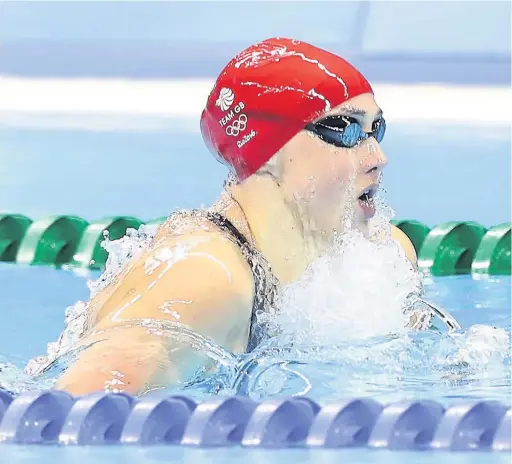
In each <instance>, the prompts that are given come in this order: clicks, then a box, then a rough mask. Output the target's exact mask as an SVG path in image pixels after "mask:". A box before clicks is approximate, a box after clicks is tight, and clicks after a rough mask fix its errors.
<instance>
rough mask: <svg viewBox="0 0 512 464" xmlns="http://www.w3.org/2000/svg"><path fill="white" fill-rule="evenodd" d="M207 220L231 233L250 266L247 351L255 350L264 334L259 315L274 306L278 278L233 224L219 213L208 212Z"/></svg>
mask: <svg viewBox="0 0 512 464" xmlns="http://www.w3.org/2000/svg"><path fill="white" fill-rule="evenodd" d="M207 218H208V219H209V220H210V221H211V222H213V223H214V224H215V225H216V226H217V227H219V228H220V229H221V230H223V231H225V232H227V233H229V235H231V236H232V237H233V238H234V239H235V242H236V244H237V245H238V247H239V248H240V250H241V251H242V254H243V255H244V257H245V259H246V260H247V263H248V264H249V266H250V268H251V271H252V275H253V280H254V300H253V305H252V314H251V328H250V331H249V342H248V346H247V350H248V351H251V350H253V349H254V348H255V347H256V346H257V345H258V344H259V342H260V341H261V339H262V337H263V335H264V334H263V333H261V330H260V327H259V326H258V324H257V314H259V313H260V312H262V311H266V310H268V308H269V307H270V306H272V305H273V303H274V299H275V296H276V294H277V282H278V281H277V278H276V277H275V276H274V274H273V272H272V270H271V268H270V264H269V263H268V261H267V260H266V259H265V258H264V256H263V255H262V254H261V253H259V252H258V250H256V249H255V248H254V247H252V246H251V245H250V243H249V241H248V240H247V238H245V236H244V235H243V234H242V233H241V232H240V231H239V230H238V229H237V228H236V227H235V226H234V225H233V223H232V222H231V221H230V220H229V219H227V218H226V217H224V216H222V215H221V214H219V213H214V212H208V213H207Z"/></svg>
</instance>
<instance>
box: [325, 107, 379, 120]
mask: <svg viewBox="0 0 512 464" xmlns="http://www.w3.org/2000/svg"><path fill="white" fill-rule="evenodd" d="M340 110H341V111H342V112H343V113H340V114H339V115H340V116H349V115H350V116H361V117H363V118H364V117H365V116H367V115H368V112H367V111H365V110H363V109H361V108H353V107H351V108H343V107H341V108H340ZM333 116H338V115H333ZM381 116H382V110H381V109H380V108H379V109H378V111H377V113H376V114H375V118H380V117H381Z"/></svg>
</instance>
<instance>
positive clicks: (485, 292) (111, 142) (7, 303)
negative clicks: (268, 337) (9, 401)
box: [0, 123, 511, 464]
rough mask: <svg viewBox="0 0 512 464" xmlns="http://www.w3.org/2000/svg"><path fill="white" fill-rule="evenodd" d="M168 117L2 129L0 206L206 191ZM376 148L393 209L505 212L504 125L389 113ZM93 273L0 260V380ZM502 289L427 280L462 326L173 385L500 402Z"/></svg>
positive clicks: (189, 454) (216, 178)
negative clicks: (164, 126) (137, 127)
mask: <svg viewBox="0 0 512 464" xmlns="http://www.w3.org/2000/svg"><path fill="white" fill-rule="evenodd" d="M169 127H170V128H171V129H170V130H169V131H166V132H157V133H155V132H152V133H144V132H136V133H116V132H85V131H59V130H49V131H45V130H11V129H9V130H1V131H0V146H2V151H1V152H0V156H2V163H1V167H0V169H1V172H2V175H3V179H4V181H3V182H2V183H1V184H0V196H1V197H2V198H3V199H6V202H5V207H4V211H9V212H16V213H21V214H26V215H28V216H30V217H32V218H34V219H36V218H39V217H41V216H43V215H47V214H77V215H80V216H82V217H84V218H86V219H88V220H92V219H96V218H98V217H102V216H107V215H134V216H138V217H140V218H141V219H145V220H147V219H151V218H155V217H159V216H164V215H167V214H169V213H170V212H171V211H172V210H174V209H175V208H176V207H186V208H189V207H197V206H200V205H201V204H209V203H210V202H211V201H212V200H213V199H214V198H215V196H216V195H217V193H218V192H219V186H220V185H221V183H222V180H223V179H224V177H225V170H224V169H223V168H222V167H221V166H220V165H218V164H216V163H215V161H212V158H211V157H210V155H209V154H208V153H206V151H205V149H204V147H203V145H202V142H201V140H200V137H199V135H198V134H197V133H196V132H192V133H184V132H180V133H179V134H178V133H176V132H173V130H172V127H173V125H172V124H171V123H169ZM383 148H384V149H385V150H386V153H387V156H388V158H389V166H388V167H387V168H386V171H387V172H386V174H385V176H384V185H385V187H386V190H387V198H388V200H389V203H390V204H391V205H392V206H393V207H394V208H395V210H396V213H397V217H398V218H400V219H405V218H407V219H409V218H412V219H418V220H420V221H423V222H425V223H426V224H428V225H429V226H434V225H436V224H439V223H441V222H445V221H450V220H473V221H478V222H480V223H482V224H483V225H485V226H486V227H490V226H492V225H494V224H497V223H502V222H507V221H510V179H509V173H510V156H509V154H510V131H509V130H508V128H492V129H489V128H485V129H482V130H475V128H472V127H461V126H453V127H440V126H423V125H417V126H413V125H402V126H401V125H395V126H393V127H391V128H390V130H389V133H388V136H387V138H386V141H385V144H384V145H383ZM418 166H420V167H418ZM440 166H441V167H442V169H440ZM184 179H186V181H185V180H184ZM491 179H492V180H491ZM497 189H499V191H498V192H497ZM84 192H85V193H84ZM97 277H98V274H97V273H94V272H89V271H86V272H82V271H81V272H75V271H70V270H62V269H61V270H57V269H52V268H47V267H26V266H16V265H10V264H3V263H0V288H1V290H2V291H1V293H0V308H2V323H1V324H0V365H2V369H1V370H0V384H3V385H4V386H8V387H9V388H12V387H16V388H15V389H18V390H23V389H33V388H37V387H38V385H37V384H34V382H33V381H31V379H30V378H28V377H27V376H26V375H24V374H23V368H24V367H25V365H26V363H27V361H28V360H29V359H31V358H33V357H35V356H38V355H41V354H44V353H46V345H47V343H49V342H52V341H55V340H56V339H57V338H58V336H59V334H60V333H61V331H62V330H63V328H64V310H65V308H66V307H67V306H69V305H72V304H74V303H75V302H76V301H77V300H84V301H85V300H87V298H88V296H89V289H88V288H87V286H86V281H87V280H88V279H95V278H97ZM510 288H511V280H510V277H494V278H478V279H476V278H472V277H470V276H456V277H442V278H434V279H431V280H430V279H427V280H426V288H425V290H426V296H427V297H428V298H429V299H431V300H433V301H435V302H436V303H439V304H440V305H442V306H444V307H446V308H447V309H448V310H450V311H451V312H452V313H453V315H454V316H455V317H456V318H457V319H458V320H459V321H460V323H461V324H462V326H463V327H464V328H465V329H467V330H465V331H463V333H461V334H456V335H455V336H448V335H447V334H446V332H445V331H442V332H441V333H435V332H427V333H421V334H415V335H411V334H409V335H396V336H389V337H383V336H375V337H371V338H370V339H366V340H364V342H362V343H359V344H358V343H355V342H351V343H347V344H345V345H340V346H339V347H338V348H337V351H335V352H333V350H332V347H324V348H322V347H320V348H319V349H318V351H317V352H316V353H313V354H312V353H311V352H308V351H307V350H304V351H301V352H298V351H294V350H286V349H283V350H281V351H280V352H279V354H278V355H275V353H274V352H272V353H270V355H269V353H266V354H267V356H266V358H265V353H258V354H257V355H256V356H255V357H253V358H251V357H250V356H249V357H248V359H246V362H247V365H249V366H250V368H251V369H250V371H251V375H250V378H249V379H248V378H241V377H237V376H236V375H235V376H234V377H233V372H232V371H230V370H229V369H227V372H226V369H225V368H224V370H223V369H221V370H220V373H219V375H218V376H217V377H216V378H214V379H213V380H212V379H211V378H210V379H208V380H206V381H203V382H199V383H196V384H194V385H191V386H190V387H188V388H186V389H185V393H186V394H187V395H190V396H193V397H194V398H196V399H201V398H205V397H206V396H208V395H211V394H213V393H217V392H219V391H220V393H221V394H222V393H232V390H230V389H233V388H234V386H235V387H236V389H238V390H237V391H236V392H241V393H246V394H250V395H252V396H254V397H255V398H256V399H260V398H274V397H281V396H288V395H296V394H304V393H305V394H307V395H308V396H310V397H312V398H313V399H315V400H317V401H318V402H320V403H322V404H325V403H328V402H331V401H336V400H339V399H342V398H351V397H354V396H370V397H372V398H374V399H376V400H379V401H381V402H389V401H396V400H402V399H407V398H408V399H417V398H429V399H434V400H437V401H439V402H442V403H444V404H453V403H455V402H460V401H466V400H469V401H474V400H477V399H483V398H485V399H495V400H500V401H503V402H505V403H507V404H510V396H511V383H510V375H511V367H510V330H511V328H510V308H511V298H510ZM262 359H264V361H263V362H262V361H261V360H262ZM255 379H256V380H255ZM0 452H1V454H2V458H3V460H5V462H34V461H40V462H45V463H49V462H52V461H64V460H72V459H74V460H77V461H79V462H84V463H85V462H91V461H92V460H94V462H96V463H98V464H103V463H107V462H109V463H110V462H112V461H113V460H114V459H117V460H124V461H126V462H137V463H156V462H162V461H167V462H168V461H173V460H179V461H183V462H193V463H202V462H212V461H214V462H217V461H220V460H222V461H225V462H226V463H234V462H238V461H239V460H240V459H244V460H245V461H248V462H258V463H259V462H265V463H273V462H280V463H281V462H283V460H285V461H290V462H322V463H324V462H333V463H334V462H340V461H341V460H346V461H348V462H355V463H358V462H369V461H372V460H375V461H378V462H388V461H389V462H393V463H397V462H402V461H403V462H409V461H411V460H413V461H414V462H418V463H422V462H425V463H431V462H432V463H433V462H434V461H435V462H438V461H439V459H442V460H450V462H454V463H457V462H459V461H460V462H470V463H472V462H474V463H477V464H480V463H484V462H485V463H498V462H505V460H506V462H510V456H508V455H507V454H503V453H492V454H488V453H485V454H473V455H469V454H467V453H463V454H448V453H414V454H411V453H407V452H404V453H390V452H387V451H369V450H339V451H329V450H320V451H317V450H315V451H308V450H283V451H264V450H240V449H229V450H194V449H181V448H172V447H171V448H165V449H164V448H152V449H142V448H135V449H133V448H130V449H123V448H120V447H104V448H80V449H77V448H57V447H32V448H30V447H18V446H3V447H2V449H1V451H0Z"/></svg>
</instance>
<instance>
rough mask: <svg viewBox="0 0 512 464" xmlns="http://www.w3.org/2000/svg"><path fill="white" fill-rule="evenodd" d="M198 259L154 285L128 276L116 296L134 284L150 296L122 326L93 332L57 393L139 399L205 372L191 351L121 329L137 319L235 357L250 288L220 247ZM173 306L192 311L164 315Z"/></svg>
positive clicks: (139, 274) (234, 259) (233, 257)
mask: <svg viewBox="0 0 512 464" xmlns="http://www.w3.org/2000/svg"><path fill="white" fill-rule="evenodd" d="M210 245H211V244H210ZM230 246H231V247H232V245H230ZM195 251H196V252H195V254H194V256H190V257H189V258H187V259H186V260H183V261H181V262H178V263H176V264H174V265H173V266H171V268H170V269H169V270H168V271H167V272H166V273H165V274H164V276H163V277H162V278H160V279H158V280H155V278H154V276H153V277H151V276H148V275H146V273H145V272H143V269H136V270H135V271H134V272H132V273H131V274H130V276H129V277H128V278H127V279H126V282H125V284H124V285H122V286H121V287H120V289H119V292H126V290H127V288H129V287H130V286H131V285H135V282H137V283H138V286H139V288H142V287H144V288H148V286H149V284H151V283H153V282H154V285H152V286H151V290H150V291H147V292H146V293H145V294H144V295H143V297H142V298H141V299H140V301H139V303H138V305H137V306H136V307H134V308H131V310H126V312H125V313H122V314H121V315H120V317H119V319H120V320H122V321H124V322H123V324H119V323H111V322H109V321H110V320H111V318H110V317H107V318H105V320H103V321H100V323H99V324H98V326H97V327H96V329H100V330H104V333H102V334H100V335H97V336H96V338H95V339H93V338H91V337H89V339H87V340H84V342H83V343H87V344H89V343H94V342H96V343H95V344H93V345H92V346H90V347H89V348H87V349H86V350H85V351H83V352H82V353H81V355H80V357H79V359H78V360H77V361H76V362H75V363H74V364H73V365H72V366H71V367H70V368H69V369H68V370H67V371H66V372H65V373H64V375H63V376H62V377H61V378H60V379H59V380H58V382H57V384H56V388H58V389H64V390H67V391H68V392H70V393H72V394H74V395H80V394H86V393H89V392H92V391H104V390H105V389H106V388H107V389H110V390H113V389H114V388H115V389H118V390H121V391H125V392H127V393H131V394H137V393H140V392H142V391H143V390H145V389H146V388H148V387H151V386H155V385H158V384H160V385H162V384H164V385H165V384H174V383H178V382H180V381H183V380H186V379H187V378H189V376H190V375H191V374H192V373H193V372H195V370H196V369H197V368H199V367H201V366H202V365H205V363H206V360H205V359H204V358H201V357H199V356H198V355H197V354H196V352H195V351H194V350H193V349H191V348H190V347H189V346H188V345H185V344H183V343H179V342H178V341H176V340H173V339H172V338H170V337H164V336H159V335H158V334H155V333H149V332H151V331H149V332H148V329H145V328H141V327H131V328H126V325H127V324H126V322H127V321H128V322H129V321H130V320H134V319H143V318H144V319H152V320H160V321H172V322H175V323H176V322H179V323H180V324H183V325H185V326H187V327H188V328H190V329H191V330H194V331H195V332H198V333H200V334H201V335H203V336H206V337H209V338H212V339H213V340H214V341H215V342H217V343H219V344H221V345H223V346H225V347H226V348H228V349H230V350H233V349H236V347H235V346H233V343H234V340H235V341H236V340H240V339H241V338H243V336H242V337H241V333H242V332H244V329H246V328H247V327H248V322H249V320H250V315H251V314H250V312H251V302H252V291H253V288H252V280H251V274H250V271H249V270H248V266H247V264H246V263H245V261H244V260H243V257H241V256H240V255H239V253H238V250H236V249H235V250H232V249H225V247H224V248H223V245H222V244H221V245H220V246H219V247H217V248H216V251H215V256H213V255H212V254H211V250H210V252H208V253H207V252H206V251H205V250H204V252H202V251H201V250H200V249H198V250H195ZM141 267H142V268H143V263H142V264H141ZM157 271H158V269H157ZM156 274H157V272H155V275H156ZM198 282H200V283H201V284H200V285H198ZM143 300H145V301H143ZM178 300H179V301H183V302H190V303H184V304H177V305H175V306H173V307H172V313H171V312H169V313H166V312H163V311H162V310H161V307H162V305H163V304H164V303H166V302H167V301H178ZM122 325H124V327H123V326H122ZM242 335H243V333H242ZM119 374H121V375H122V377H120V375H119ZM114 379H119V380H120V381H121V382H122V383H120V382H119V381H118V380H114Z"/></svg>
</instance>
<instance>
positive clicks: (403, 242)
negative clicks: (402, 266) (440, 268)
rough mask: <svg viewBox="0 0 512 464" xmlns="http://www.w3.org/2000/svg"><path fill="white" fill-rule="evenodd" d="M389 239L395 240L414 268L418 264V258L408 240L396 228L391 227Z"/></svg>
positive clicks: (403, 233)
mask: <svg viewBox="0 0 512 464" xmlns="http://www.w3.org/2000/svg"><path fill="white" fill-rule="evenodd" d="M391 237H392V238H393V239H394V240H396V241H397V242H398V243H399V244H400V246H401V247H402V249H403V250H404V252H405V254H406V255H407V258H408V259H409V261H411V263H412V264H413V265H414V266H417V264H418V257H417V255H416V250H415V249H414V245H413V244H412V242H411V240H410V238H409V237H408V236H407V235H406V234H405V232H403V231H402V230H401V229H399V228H398V227H396V226H394V225H391Z"/></svg>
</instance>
